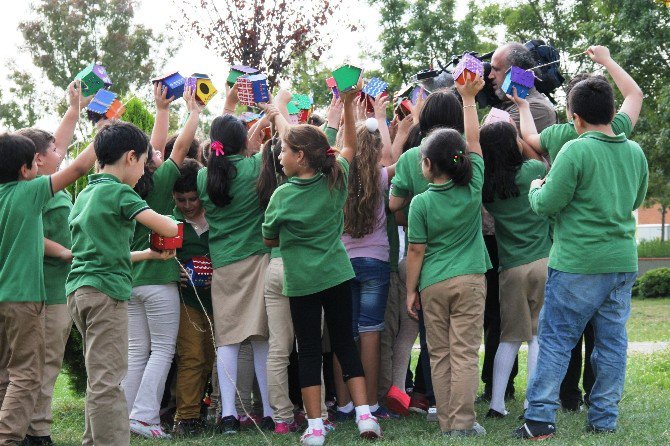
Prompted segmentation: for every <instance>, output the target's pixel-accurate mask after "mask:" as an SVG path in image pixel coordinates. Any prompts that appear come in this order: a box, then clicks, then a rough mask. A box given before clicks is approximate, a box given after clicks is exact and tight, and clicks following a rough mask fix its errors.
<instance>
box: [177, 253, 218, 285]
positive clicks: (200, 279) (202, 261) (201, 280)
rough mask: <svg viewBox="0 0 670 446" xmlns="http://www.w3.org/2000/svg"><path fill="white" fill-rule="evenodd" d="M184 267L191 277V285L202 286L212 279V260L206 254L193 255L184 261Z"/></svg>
mask: <svg viewBox="0 0 670 446" xmlns="http://www.w3.org/2000/svg"><path fill="white" fill-rule="evenodd" d="M184 269H185V270H186V272H187V273H188V275H189V277H190V278H191V282H192V283H193V286H196V287H204V286H207V285H208V284H209V283H210V282H211V280H212V274H213V273H214V271H213V270H212V261H211V260H210V258H209V257H207V256H198V257H193V258H192V259H191V260H189V261H188V262H186V264H185V265H184Z"/></svg>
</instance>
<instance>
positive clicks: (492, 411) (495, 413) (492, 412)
mask: <svg viewBox="0 0 670 446" xmlns="http://www.w3.org/2000/svg"><path fill="white" fill-rule="evenodd" d="M506 416H507V414H505V413H501V412H498V411H497V410H495V409H489V411H488V412H486V416H485V418H505V417H506Z"/></svg>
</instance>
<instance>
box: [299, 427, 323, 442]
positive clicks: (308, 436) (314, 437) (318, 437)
mask: <svg viewBox="0 0 670 446" xmlns="http://www.w3.org/2000/svg"><path fill="white" fill-rule="evenodd" d="M325 442H326V435H325V433H324V431H323V430H322V429H312V428H311V427H308V428H307V430H305V433H304V434H302V437H300V444H301V445H303V446H323V444H324V443H325Z"/></svg>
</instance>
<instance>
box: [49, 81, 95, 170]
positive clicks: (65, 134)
mask: <svg viewBox="0 0 670 446" xmlns="http://www.w3.org/2000/svg"><path fill="white" fill-rule="evenodd" d="M92 99H93V96H89V97H84V96H83V95H82V94H81V81H79V80H76V81H73V82H71V83H70V85H68V86H67V102H68V108H67V111H66V112H65V114H64V115H63V118H62V119H61V121H60V125H59V126H58V128H57V129H56V131H55V132H54V139H55V140H56V149H57V150H58V154H59V155H60V156H61V158H63V157H65V155H67V149H68V147H69V145H70V143H72V137H73V136H74V129H75V127H76V126H77V121H79V113H80V112H81V110H83V109H84V108H86V106H87V105H88V104H89V103H90V102H91V100H92Z"/></svg>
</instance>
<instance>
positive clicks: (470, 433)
mask: <svg viewBox="0 0 670 446" xmlns="http://www.w3.org/2000/svg"><path fill="white" fill-rule="evenodd" d="M444 435H446V436H449V437H480V436H482V435H486V429H484V427H483V426H482V425H481V424H479V423H477V422H476V421H475V424H473V425H472V427H471V428H470V429H454V430H451V431H447V432H445V433H444Z"/></svg>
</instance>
